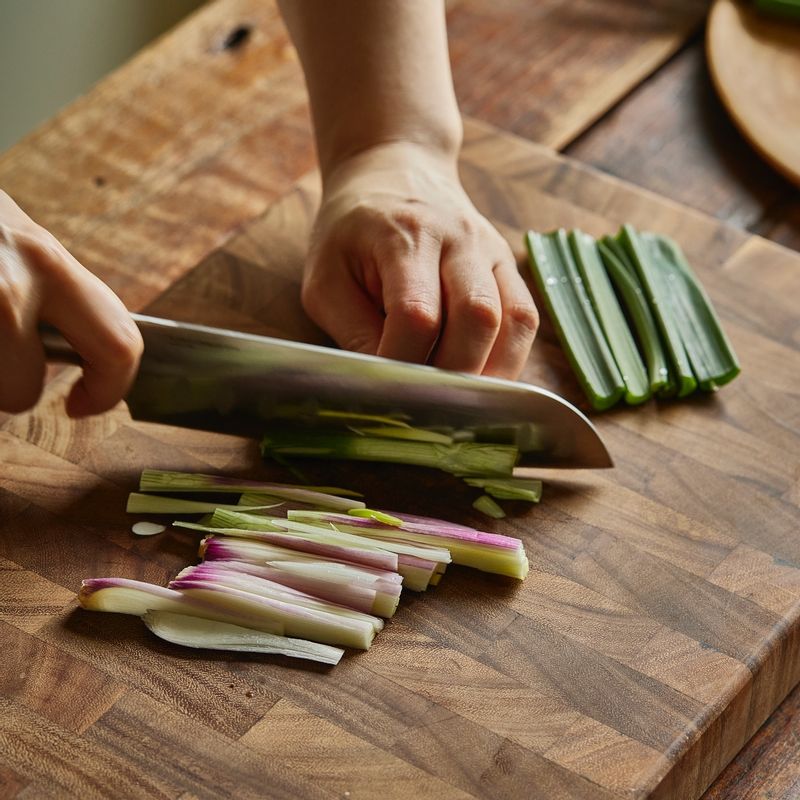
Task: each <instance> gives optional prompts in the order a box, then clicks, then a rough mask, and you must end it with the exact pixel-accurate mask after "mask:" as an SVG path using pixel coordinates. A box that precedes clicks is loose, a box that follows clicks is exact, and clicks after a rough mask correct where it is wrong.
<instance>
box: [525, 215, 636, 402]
mask: <svg viewBox="0 0 800 800" xmlns="http://www.w3.org/2000/svg"><path fill="white" fill-rule="evenodd" d="M526 242H527V245H528V253H529V256H530V262H531V268H532V272H533V276H534V279H535V281H536V284H537V286H538V287H539V291H540V292H541V294H542V296H543V297H544V300H545V303H546V305H547V308H548V311H549V312H550V317H551V319H552V321H553V325H554V327H555V329H556V332H557V333H558V336H559V339H560V340H561V344H562V346H563V347H564V351H565V353H566V355H567V358H568V359H569V361H570V364H571V365H572V368H573V370H574V372H575V375H576V376H577V378H578V380H579V381H580V383H581V386H582V387H583V389H584V391H585V393H586V396H587V397H588V399H589V402H590V403H591V404H592V407H593V408H595V409H598V410H602V409H606V408H610V407H611V406H613V405H614V404H615V403H616V402H617V401H618V400H619V399H620V398H621V397H622V396H623V394H624V393H625V383H624V382H623V379H622V375H621V374H620V371H619V368H618V367H617V364H616V362H615V361H614V356H613V355H612V353H611V350H610V348H609V346H608V344H607V342H606V339H605V336H604V334H603V331H602V328H601V327H600V323H599V321H598V320H597V316H596V315H595V312H594V309H593V308H592V303H591V300H590V299H589V296H588V295H587V293H586V288H585V287H584V285H583V281H582V279H581V276H580V274H579V272H578V267H577V265H576V264H575V260H574V258H573V256H572V252H571V249H570V246H569V241H568V239H567V232H566V231H565V230H563V229H562V230H558V231H554V232H552V233H547V234H539V233H534V232H533V231H529V232H528V235H527V237H526Z"/></svg>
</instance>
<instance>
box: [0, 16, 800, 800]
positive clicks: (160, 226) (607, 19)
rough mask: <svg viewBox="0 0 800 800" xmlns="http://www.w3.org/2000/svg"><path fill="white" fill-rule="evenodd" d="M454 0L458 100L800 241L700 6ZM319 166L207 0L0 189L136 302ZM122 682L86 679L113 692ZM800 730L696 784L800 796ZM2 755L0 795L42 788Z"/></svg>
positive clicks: (260, 34) (260, 48)
mask: <svg viewBox="0 0 800 800" xmlns="http://www.w3.org/2000/svg"><path fill="white" fill-rule="evenodd" d="M448 9H449V10H448V23H449V32H450V44H451V54H452V60H453V67H454V76H455V82H456V89H457V93H458V96H459V99H460V102H461V108H462V111H463V112H464V113H465V114H466V115H468V116H470V117H473V118H477V119H479V120H483V121H485V122H488V123H491V124H492V125H494V126H496V127H498V128H500V129H503V130H505V131H510V132H512V133H515V134H518V135H519V136H522V137H524V138H526V139H529V140H532V141H534V142H537V143H539V144H543V145H546V146H548V147H551V148H554V149H555V150H558V151H561V152H562V153H564V154H566V155H568V156H571V157H572V158H574V159H577V160H578V161H580V162H583V163H584V164H588V165H590V166H593V167H597V168H598V169H600V170H602V171H604V172H607V173H610V174H612V175H615V176H618V177H621V178H623V179H625V180H627V181H630V182H631V183H633V184H636V185H638V186H640V187H643V188H645V189H649V190H651V191H653V192H655V193H657V194H659V195H661V196H664V197H666V198H669V199H671V200H674V201H676V202H678V203H681V204H684V205H687V206H690V207H692V208H695V209H698V210H699V211H702V212H704V213H706V214H709V215H711V216H714V217H717V218H719V219H720V220H723V221H725V222H727V223H730V224H732V225H734V226H736V227H739V228H741V229H743V230H744V231H748V232H755V233H758V234H760V235H761V236H764V237H766V238H768V239H772V240H774V241H776V242H779V243H782V244H784V245H787V246H789V247H791V248H794V249H800V193H798V190H797V189H796V188H794V187H792V186H791V185H789V184H788V183H787V182H786V181H784V180H783V179H781V178H780V177H779V176H777V175H776V174H775V173H773V172H772V171H771V170H770V169H769V168H767V167H766V166H765V165H764V164H762V163H761V162H760V161H759V160H758V159H757V158H756V157H755V156H754V155H753V154H752V152H751V151H750V150H749V149H748V147H747V146H746V144H745V143H744V142H743V141H742V139H741V138H740V137H739V136H738V134H737V132H736V131H735V129H734V128H733V127H732V125H731V124H730V122H729V121H728V119H727V116H726V114H725V112H724V110H723V109H722V108H721V106H720V104H719V102H718V101H717V99H716V97H715V95H714V93H713V91H712V88H711V86H710V83H709V78H708V75H707V73H706V68H705V62H704V58H703V42H702V35H703V20H704V17H705V14H706V12H707V6H706V4H705V3H703V2H699V1H698V2H695V0H679V2H663V3H662V2H658V3H647V4H643V3H638V2H633V0H620V1H619V2H614V3H608V2H606V1H605V0H587V2H585V3H582V4H580V5H579V6H574V5H570V4H563V3H560V2H557V1H556V0H552V2H541V3H536V4H532V3H529V2H527V1H526V0H500V1H499V2H493V3H486V2H483V1H482V0H453V1H452V2H450V3H449V4H448ZM312 168H313V151H312V147H311V139H310V128H309V119H308V113H307V108H306V105H305V96H304V91H303V85H302V77H301V74H300V71H299V67H298V64H297V61H296V58H295V55H294V52H293V50H292V48H291V45H290V44H289V42H288V40H287V37H286V34H285V32H284V30H283V27H282V25H281V23H280V20H279V18H278V16H277V12H276V10H275V8H274V6H273V4H272V3H271V2H266V1H265V0H216V2H213V3H210V4H209V5H208V6H206V7H204V8H203V9H202V10H201V11H200V12H199V13H198V14H196V15H195V16H194V17H192V18H191V19H189V20H188V21H186V22H185V23H184V24H183V25H181V26H180V27H179V28H178V29H176V30H175V31H173V32H172V33H170V34H169V35H167V36H166V37H164V38H162V39H161V40H160V41H158V42H157V43H156V44H155V45H153V46H152V47H151V48H149V49H148V50H147V51H145V52H143V53H142V54H140V55H139V56H138V57H136V58H135V59H134V60H133V61H132V62H130V63H129V64H127V65H125V66H124V67H122V68H121V69H119V70H118V71H117V72H115V73H114V74H113V75H111V76H110V77H109V78H107V79H106V80H104V81H103V82H102V83H101V84H99V85H98V86H96V87H95V88H94V89H93V90H92V91H91V92H90V93H89V94H87V95H86V96H85V97H83V98H81V99H80V100H78V101H76V102H75V103H73V104H72V105H71V106H70V107H68V108H67V109H65V110H64V111H63V112H62V113H60V114H59V115H57V116H56V117H54V118H53V119H52V120H51V121H50V122H48V123H47V124H45V125H44V126H42V127H41V128H40V129H39V130H37V131H35V132H34V133H33V134H31V135H30V136H28V137H26V138H25V139H24V140H23V141H21V142H20V143H19V144H18V145H16V146H15V147H13V148H12V149H11V150H9V151H8V152H6V153H5V154H3V155H0V187H2V188H4V189H5V190H6V191H8V192H9V193H10V194H11V195H12V196H14V197H15V198H16V199H17V200H18V201H19V202H20V204H21V205H22V206H23V207H24V208H26V209H27V210H28V211H29V212H30V213H31V214H32V215H33V216H34V217H35V218H36V219H37V220H38V221H39V222H41V223H42V224H44V225H45V226H47V227H48V228H50V229H51V230H52V231H53V232H54V233H55V234H56V235H57V236H59V237H60V238H61V239H62V241H63V242H64V243H65V244H66V245H67V246H68V247H69V248H70V249H71V250H72V252H73V253H74V254H75V255H76V256H77V257H78V258H79V259H80V260H81V261H82V262H83V263H84V264H86V265H87V266H89V267H90V268H92V269H93V270H94V271H96V272H97V273H98V274H99V275H101V276H102V277H103V278H104V279H105V280H106V281H107V282H109V283H110V284H111V286H112V287H113V288H114V289H115V290H116V291H117V292H118V293H119V294H120V295H121V296H122V297H123V299H124V300H125V302H126V303H127V304H128V306H129V307H130V308H132V309H139V308H143V307H144V306H146V305H148V304H151V303H153V301H155V300H156V299H157V298H158V297H159V296H160V295H161V294H162V293H163V292H164V291H165V290H167V289H168V288H169V287H171V286H173V285H174V284H175V283H176V281H178V280H179V279H180V278H181V277H183V276H184V275H186V274H187V273H188V272H189V271H190V270H191V269H192V268H193V267H195V265H197V264H198V262H201V261H202V260H203V259H204V258H205V257H206V256H207V255H208V254H209V253H210V252H211V251H213V250H215V249H216V248H218V247H220V246H221V245H223V244H224V243H225V242H226V241H227V240H228V239H229V238H230V237H231V235H232V234H233V233H234V232H235V231H237V229H240V228H241V227H242V226H243V225H245V224H246V223H248V222H250V221H251V220H253V219H255V218H257V217H259V216H260V215H261V214H262V213H263V212H264V211H265V210H266V209H267V208H268V207H270V206H271V205H272V204H273V203H274V201H275V200H276V199H277V198H278V197H280V196H281V195H283V194H284V193H285V192H286V190H287V189H288V188H289V187H290V186H291V185H292V184H293V183H294V182H295V181H296V180H297V179H298V178H300V177H301V176H302V175H303V174H305V173H306V172H308V171H309V170H310V169H312ZM2 422H3V417H2V415H0V424H2ZM17 433H18V432H17ZM30 435H31V436H32V437H34V436H35V435H36V433H35V432H33V431H31V433H30ZM1 602H2V598H1V597H0V603H1ZM42 613H44V612H42ZM76 663H77V662H76ZM115 691H117V687H116V686H112V685H108V686H100V687H98V693H99V695H103V694H104V693H105V695H108V696H107V697H105V700H107V701H108V703H109V704H110V703H111V702H112V700H113V698H112V697H111V696H112V695H113V694H114V692H115ZM78 727H79V728H80V726H78ZM799 732H800V690H795V691H794V692H793V693H792V694H790V695H789V697H788V698H787V699H786V700H785V701H784V703H783V704H782V705H781V706H780V708H779V709H778V710H777V711H776V712H774V713H773V715H772V716H771V717H770V719H769V721H768V722H767V723H766V724H765V725H764V727H763V728H762V729H761V730H760V731H759V732H758V733H757V734H756V735H755V736H754V737H753V739H752V740H751V741H750V743H749V744H748V745H747V746H746V747H745V748H744V749H743V750H742V751H741V752H740V754H739V755H738V756H737V757H736V758H735V759H734V760H733V761H732V762H731V764H730V765H729V766H728V767H727V769H726V770H725V771H724V772H723V773H722V774H721V776H720V777H719V778H718V779H717V781H716V782H715V784H714V785H713V786H712V787H711V788H710V789H709V790H708V792H707V794H706V796H705V797H706V798H707V800H720V798H723V797H736V798H745V797H748V798H749V797H762V796H769V797H772V798H776V800H777V799H778V798H780V800H788V798H793V797H797V796H798V794H800V767H798V764H799V763H800V736H799V735H798V734H799ZM41 757H42V758H45V757H46V753H45V752H42V754H41ZM2 763H3V762H2V761H1V760H0V795H2V796H3V797H6V796H8V797H13V796H19V797H27V796H40V795H38V794H37V793H36V792H37V790H36V789H34V788H33V785H30V786H29V785H28V781H27V778H26V775H25V774H24V771H23V770H22V768H20V767H15V768H11V767H5V766H3V765H2ZM26 787H27V788H26ZM38 791H40V792H41V787H39V788H38ZM188 796H189V795H186V797H188Z"/></svg>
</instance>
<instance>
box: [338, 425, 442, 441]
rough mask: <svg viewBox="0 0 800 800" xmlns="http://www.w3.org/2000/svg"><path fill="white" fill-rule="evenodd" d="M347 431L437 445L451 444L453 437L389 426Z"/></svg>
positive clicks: (422, 429) (435, 432)
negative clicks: (435, 443)
mask: <svg viewBox="0 0 800 800" xmlns="http://www.w3.org/2000/svg"><path fill="white" fill-rule="evenodd" d="M348 429H349V430H351V431H352V432H353V433H356V434H358V435H359V436H376V437H379V438H383V439H407V440H410V441H412V442H437V443H438V444H452V443H453V437H452V436H448V435H447V434H445V433H439V432H438V431H428V430H425V429H424V428H412V427H407V428H401V427H398V426H396V425H389V426H386V427H383V428H356V427H353V426H352V425H350V426H348Z"/></svg>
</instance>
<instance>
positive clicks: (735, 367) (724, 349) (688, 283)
mask: <svg viewBox="0 0 800 800" xmlns="http://www.w3.org/2000/svg"><path fill="white" fill-rule="evenodd" d="M639 238H640V240H641V241H642V242H643V243H644V244H645V246H646V248H647V250H648V253H649V257H650V259H651V260H652V263H653V265H654V266H655V267H656V268H657V269H658V270H659V272H660V273H661V276H662V281H663V283H664V284H666V285H667V286H668V287H669V289H670V299H671V302H672V307H673V309H674V313H675V317H676V318H677V320H678V323H679V325H680V332H681V337H682V339H683V344H684V348H685V349H686V353H687V355H688V356H689V361H690V363H691V365H692V370H693V371H694V374H695V376H696V378H697V382H698V384H699V385H700V388H701V389H703V390H704V391H714V390H716V389H717V388H718V387H719V386H722V385H723V384H725V383H728V381H731V380H733V378H735V377H736V376H737V375H738V374H739V371H740V367H739V362H738V360H737V358H736V354H735V353H734V352H733V347H732V346H731V343H730V342H729V341H728V338H727V336H726V335H725V332H724V331H723V330H722V325H721V324H720V321H719V317H718V316H717V314H716V312H715V311H714V307H713V305H712V304H711V300H710V299H709V297H708V294H707V293H706V291H705V289H704V288H703V286H702V285H701V284H700V281H699V280H698V279H697V276H696V275H695V274H694V271H693V270H692V268H691V267H690V266H689V263H688V262H687V261H686V258H685V256H684V255H683V252H682V251H681V249H680V247H678V245H677V244H676V243H675V242H674V241H673V240H672V239H670V238H669V237H667V236H659V235H656V234H653V233H640V234H639Z"/></svg>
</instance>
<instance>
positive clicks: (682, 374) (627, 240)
mask: <svg viewBox="0 0 800 800" xmlns="http://www.w3.org/2000/svg"><path fill="white" fill-rule="evenodd" d="M618 239H619V242H620V244H621V245H622V246H623V247H624V248H625V251H626V252H627V253H628V255H629V256H630V259H631V261H632V262H633V265H634V267H635V268H636V272H637V274H638V276H639V280H640V281H641V282H642V286H643V287H644V290H645V294H646V295H647V299H648V301H649V302H650V308H651V309H652V311H653V315H654V316H655V318H656V322H657V323H658V326H659V329H660V331H661V335H662V337H663V340H664V343H665V345H666V350H667V352H668V353H669V357H670V361H671V363H672V366H673V368H674V371H675V381H676V385H677V396H678V397H686V395H688V394H691V393H692V392H693V391H694V390H695V389H696V388H697V378H696V377H695V374H694V371H693V370H692V364H691V361H690V360H689V354H688V353H687V352H686V347H685V345H684V340H683V334H682V331H681V317H680V315H679V314H677V313H676V308H675V304H674V302H673V297H672V293H673V284H674V282H673V281H671V280H670V279H669V278H668V276H667V274H665V272H664V270H663V268H662V264H661V262H660V261H659V259H658V255H657V253H656V252H655V251H654V248H653V246H652V240H650V239H648V238H646V237H644V236H642V234H640V233H639V232H638V231H637V230H636V229H635V228H634V227H633V226H632V225H623V226H622V229H621V230H620V232H619V234H618Z"/></svg>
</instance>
